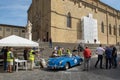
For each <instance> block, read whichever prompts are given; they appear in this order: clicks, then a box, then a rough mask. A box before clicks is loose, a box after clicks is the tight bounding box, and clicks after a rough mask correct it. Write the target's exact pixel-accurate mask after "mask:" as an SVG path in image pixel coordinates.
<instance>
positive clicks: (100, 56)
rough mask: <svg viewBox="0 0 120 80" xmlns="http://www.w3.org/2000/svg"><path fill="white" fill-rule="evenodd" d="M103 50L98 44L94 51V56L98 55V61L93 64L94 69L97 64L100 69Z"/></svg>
mask: <svg viewBox="0 0 120 80" xmlns="http://www.w3.org/2000/svg"><path fill="white" fill-rule="evenodd" d="M104 52H105V50H104V49H103V48H102V45H101V44H100V45H99V47H97V49H96V54H97V55H98V60H97V62H96V63H95V68H97V64H98V62H100V68H101V69H102V68H103V67H102V60H103V54H104Z"/></svg>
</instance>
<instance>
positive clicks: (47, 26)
mask: <svg viewBox="0 0 120 80" xmlns="http://www.w3.org/2000/svg"><path fill="white" fill-rule="evenodd" d="M89 14H92V16H93V18H94V19H96V20H97V28H98V40H99V41H100V43H102V44H116V43H118V42H120V11H119V10H116V9H114V8H112V7H111V6H109V5H106V4H105V3H103V2H101V1H99V0H32V4H31V5H30V8H29V10H28V20H30V22H31V23H32V37H33V40H38V39H41V40H43V39H44V38H45V39H46V41H48V39H49V38H50V37H51V38H52V40H53V42H60V43H76V42H77V41H80V40H83V39H82V36H83V35H82V26H81V19H82V17H84V16H88V15H89ZM93 33H94V32H93Z"/></svg>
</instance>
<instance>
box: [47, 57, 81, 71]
mask: <svg viewBox="0 0 120 80" xmlns="http://www.w3.org/2000/svg"><path fill="white" fill-rule="evenodd" d="M82 62H83V59H82V58H81V57H80V56H71V57H69V56H68V55H63V56H60V57H54V58H49V59H48V63H47V68H48V69H65V70H67V69H69V68H71V67H73V66H76V65H79V64H81V63H82Z"/></svg>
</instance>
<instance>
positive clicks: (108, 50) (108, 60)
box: [105, 46, 112, 69]
mask: <svg viewBox="0 0 120 80" xmlns="http://www.w3.org/2000/svg"><path fill="white" fill-rule="evenodd" d="M105 55H106V69H108V65H109V69H111V60H112V49H111V48H110V46H107V47H106V49H105Z"/></svg>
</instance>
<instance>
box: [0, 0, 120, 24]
mask: <svg viewBox="0 0 120 80" xmlns="http://www.w3.org/2000/svg"><path fill="white" fill-rule="evenodd" d="M31 1H32V0H0V24H9V25H18V26H25V25H26V24H27V10H28V8H29V6H30V4H31ZM101 1H102V2H105V3H106V4H109V5H111V6H112V7H114V8H116V9H118V10H120V2H119V1H120V0H101Z"/></svg>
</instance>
